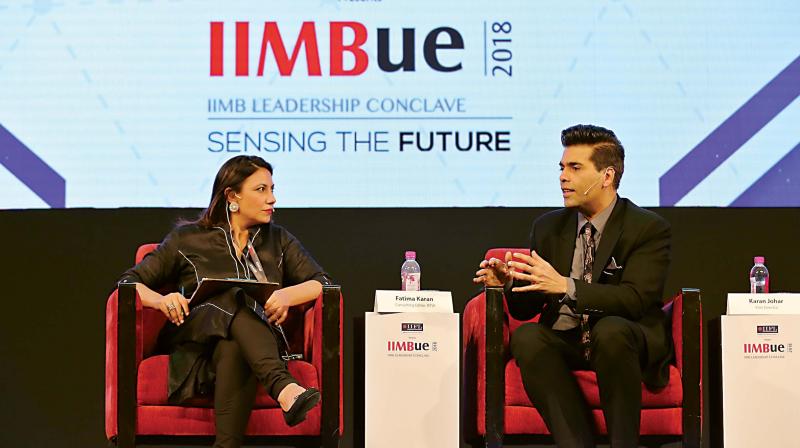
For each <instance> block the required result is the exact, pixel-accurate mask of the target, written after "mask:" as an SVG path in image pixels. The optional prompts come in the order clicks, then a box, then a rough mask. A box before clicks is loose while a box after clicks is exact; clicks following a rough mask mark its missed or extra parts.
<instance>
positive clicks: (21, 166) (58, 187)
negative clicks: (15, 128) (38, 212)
mask: <svg viewBox="0 0 800 448" xmlns="http://www.w3.org/2000/svg"><path fill="white" fill-rule="evenodd" d="M0 163H2V164H3V166H4V167H6V169H7V170H8V171H10V172H11V174H13V175H14V176H16V178H17V179H19V180H20V182H22V183H23V184H25V185H27V186H28V188H30V189H31V191H33V192H34V193H36V195H37V196H39V197H40V198H42V200H43V201H44V202H46V203H47V205H49V206H50V207H52V208H64V206H65V205H66V196H67V193H66V192H67V183H66V181H64V178H63V177H61V175H59V174H58V173H57V172H55V171H54V170H53V169H52V168H50V166H49V165H48V164H46V163H45V162H44V160H42V159H40V158H39V157H38V156H37V155H36V154H34V153H33V151H31V150H30V149H28V147H27V146H25V145H24V144H23V143H22V142H21V141H19V140H17V138H16V137H14V135H12V134H11V132H9V131H8V130H7V129H6V128H4V127H3V125H0Z"/></svg>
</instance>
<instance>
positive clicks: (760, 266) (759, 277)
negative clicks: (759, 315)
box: [750, 257, 769, 293]
mask: <svg viewBox="0 0 800 448" xmlns="http://www.w3.org/2000/svg"><path fill="white" fill-rule="evenodd" d="M753 263H755V264H754V265H753V267H752V268H751V269H750V292H751V293H767V292H769V271H768V270H767V267H766V266H764V257H754V258H753Z"/></svg>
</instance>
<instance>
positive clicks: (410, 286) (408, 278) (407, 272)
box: [400, 250, 422, 291]
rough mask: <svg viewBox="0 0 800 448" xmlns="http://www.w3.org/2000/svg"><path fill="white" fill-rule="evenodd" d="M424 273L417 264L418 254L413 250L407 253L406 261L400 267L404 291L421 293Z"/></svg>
mask: <svg viewBox="0 0 800 448" xmlns="http://www.w3.org/2000/svg"><path fill="white" fill-rule="evenodd" d="M421 276H422V273H421V272H420V269H419V263H417V253H416V252H414V251H413V250H407V251H406V261H405V262H404V263H403V266H401V267H400V281H401V282H402V288H401V289H402V290H403V291H419V280H420V277H421Z"/></svg>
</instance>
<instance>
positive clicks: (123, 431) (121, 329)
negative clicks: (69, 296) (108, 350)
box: [116, 283, 142, 446]
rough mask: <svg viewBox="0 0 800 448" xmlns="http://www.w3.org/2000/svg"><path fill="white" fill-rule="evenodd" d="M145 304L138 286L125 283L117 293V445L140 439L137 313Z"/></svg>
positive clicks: (128, 444) (129, 444)
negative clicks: (138, 437)
mask: <svg viewBox="0 0 800 448" xmlns="http://www.w3.org/2000/svg"><path fill="white" fill-rule="evenodd" d="M141 310H142V301H141V299H140V298H139V294H137V293H136V285H135V284H133V283H123V284H120V285H119V289H118V290H117V390H116V397H117V409H116V415H117V444H118V445H122V446H133V444H134V441H135V440H136V388H137V385H136V373H137V366H136V364H137V361H138V359H137V358H139V356H136V355H137V353H136V348H137V347H136V346H137V344H136V339H137V334H136V333H137V332H136V327H137V325H136V324H137V313H141Z"/></svg>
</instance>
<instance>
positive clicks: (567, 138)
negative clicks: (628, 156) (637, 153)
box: [561, 124, 625, 190]
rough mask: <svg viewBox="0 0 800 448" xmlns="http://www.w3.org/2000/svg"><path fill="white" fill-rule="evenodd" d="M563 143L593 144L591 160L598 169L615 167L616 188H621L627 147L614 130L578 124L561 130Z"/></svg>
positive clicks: (564, 144)
mask: <svg viewBox="0 0 800 448" xmlns="http://www.w3.org/2000/svg"><path fill="white" fill-rule="evenodd" d="M561 144H562V145H563V146H564V147H565V148H566V147H567V146H573V145H589V146H592V147H593V148H594V152H592V156H591V157H590V158H589V160H591V161H592V163H594V167H595V169H597V170H598V171H599V170H603V169H606V168H608V167H612V168H614V172H615V173H616V174H615V175H614V189H617V190H619V181H620V180H621V179H622V173H623V172H624V171H625V148H623V147H622V143H620V142H619V139H618V138H617V136H616V135H614V131H612V130H610V129H606V128H602V127H600V126H594V125H591V124H578V125H575V126H571V127H568V128H567V129H564V130H563V131H561Z"/></svg>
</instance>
